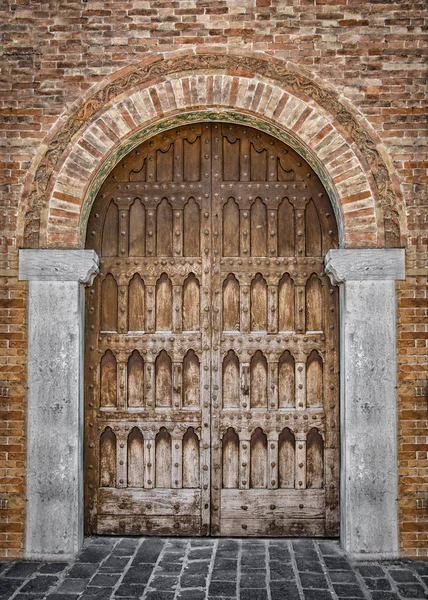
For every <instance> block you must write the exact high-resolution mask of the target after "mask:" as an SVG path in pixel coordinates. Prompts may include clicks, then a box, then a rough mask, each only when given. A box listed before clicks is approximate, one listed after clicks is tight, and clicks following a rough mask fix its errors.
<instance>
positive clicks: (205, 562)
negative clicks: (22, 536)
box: [0, 538, 428, 600]
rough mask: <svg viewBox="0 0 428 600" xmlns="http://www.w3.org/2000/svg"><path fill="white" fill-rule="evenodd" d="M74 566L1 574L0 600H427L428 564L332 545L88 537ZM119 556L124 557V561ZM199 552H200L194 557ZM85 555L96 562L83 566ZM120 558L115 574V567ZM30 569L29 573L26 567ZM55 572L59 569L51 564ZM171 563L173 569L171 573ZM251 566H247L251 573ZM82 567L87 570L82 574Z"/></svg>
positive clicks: (14, 568) (13, 568) (10, 568)
mask: <svg viewBox="0 0 428 600" xmlns="http://www.w3.org/2000/svg"><path fill="white" fill-rule="evenodd" d="M84 545H85V547H84V550H83V551H82V552H81V553H80V555H79V556H78V558H77V560H75V561H73V562H69V563H64V568H63V569H62V570H61V571H59V572H55V573H52V574H50V575H47V572H48V567H49V563H47V564H46V563H28V562H20V563H19V562H17V563H12V564H11V563H9V565H7V564H6V566H4V565H3V567H4V568H3V570H0V598H2V600H3V599H4V600H9V599H12V600H16V599H17V600H30V599H34V598H38V599H39V600H72V599H73V600H95V599H97V600H103V599H106V600H109V599H119V598H126V599H128V600H131V599H137V598H139V599H141V600H166V599H167V600H214V599H216V600H219V599H222V600H224V599H227V600H236V599H239V600H307V599H309V600H341V599H342V598H343V599H345V598H346V599H348V600H349V599H351V600H352V599H356V598H364V599H365V600H403V599H404V598H413V599H418V600H422V599H426V598H428V587H427V577H426V575H427V574H428V563H426V562H425V563H424V562H417V561H414V562H413V561H389V562H385V561H382V562H380V561H379V562H374V563H367V562H358V561H353V560H349V559H348V558H347V557H346V556H345V554H344V551H343V549H342V548H341V547H340V545H339V543H338V542H337V541H336V540H331V541H326V540H324V541H317V540H308V539H292V540H290V539H269V540H267V539H258V540H254V539H248V538H247V539H233V540H229V539H221V538H220V539H218V538H217V539H215V538H192V539H188V538H187V539H181V538H180V539H177V538H167V539H165V538H124V539H120V538H88V539H86V541H85V544H84ZM123 552H126V554H127V555H126V556H123ZM198 553H199V554H198ZM88 557H91V558H92V559H94V558H95V557H98V560H97V562H91V563H88V562H86V561H87V559H88ZM118 557H119V558H120V561H121V563H120V565H121V566H120V570H117V568H116V567H111V569H109V567H108V565H115V564H116V562H115V561H116V560H117V558H118ZM29 564H30V566H31V568H28V565H29ZM53 564H56V566H58V563H53ZM171 565H174V566H175V565H178V567H179V568H178V569H175V567H174V569H173V571H171V570H170V568H169V567H170V566H171ZM250 565H251V567H250ZM88 567H90V568H89V569H88Z"/></svg>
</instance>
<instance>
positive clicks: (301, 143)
mask: <svg viewBox="0 0 428 600" xmlns="http://www.w3.org/2000/svg"><path fill="white" fill-rule="evenodd" d="M192 120H193V121H197V120H199V121H203V120H226V121H227V120H230V121H232V122H245V123H246V124H247V125H249V126H253V127H256V128H260V129H263V130H265V131H266V132H268V133H271V134H272V135H274V136H275V137H278V138H279V139H282V140H283V141H285V142H286V143H288V144H290V145H291V146H293V147H294V148H295V149H296V150H297V151H298V152H299V153H300V154H301V155H302V157H303V158H304V159H305V160H307V161H308V162H309V163H310V164H311V166H312V167H313V168H314V170H315V171H316V172H317V173H318V174H319V175H320V177H321V180H322V181H323V183H324V185H325V187H326V189H327V191H328V192H329V194H330V197H331V199H332V203H333V206H334V207H335V211H336V217H337V218H338V223H339V228H340V229H341V244H342V245H343V246H347V247H383V246H398V245H400V242H401V236H402V235H403V233H404V231H403V229H404V227H403V226H401V227H400V225H402V223H403V220H404V217H403V216H402V215H400V214H399V210H398V208H397V207H400V206H402V205H401V204H400V202H399V199H398V196H397V194H398V189H396V187H397V186H395V183H394V176H393V175H394V174H393V173H392V176H391V174H390V171H391V167H390V166H387V156H386V152H385V151H384V149H383V148H382V146H381V145H380V144H377V143H376V142H375V141H374V140H373V139H372V138H373V135H369V132H368V130H367V128H366V127H364V126H363V122H362V119H361V117H360V118H357V117H356V116H355V115H354V114H353V112H352V110H351V109H350V108H349V107H348V106H346V105H345V102H344V101H343V100H342V99H340V98H339V97H338V96H337V95H335V94H334V92H333V91H332V90H331V89H328V88H327V87H326V86H324V87H323V86H322V85H321V84H320V83H319V82H316V81H314V80H312V79H310V78H309V77H308V76H307V74H304V73H302V72H301V71H300V72H299V71H298V70H295V69H294V70H293V69H292V68H290V65H289V64H288V63H284V62H282V61H278V60H276V59H272V58H271V57H269V58H266V57H263V56H260V55H255V56H245V57H240V56H237V55H229V54H220V55H217V54H213V55H210V54H191V55H186V56H182V57H179V58H175V57H174V58H172V57H171V58H170V57H168V56H167V57H156V58H153V59H152V60H151V61H149V62H148V64H140V65H137V66H136V67H135V68H131V67H129V68H127V69H125V70H122V71H121V72H120V73H119V74H117V76H115V77H114V78H110V79H109V80H108V82H107V83H105V84H104V85H100V86H99V87H98V88H97V90H96V91H95V92H94V93H92V95H90V96H89V97H88V98H87V99H85V100H84V101H83V103H82V104H81V106H80V107H78V108H77V109H76V110H75V111H74V112H73V113H72V114H71V116H70V117H69V118H68V119H66V120H65V122H64V120H63V119H62V120H61V123H62V125H61V126H60V125H58V126H57V127H56V130H55V133H54V134H53V137H52V139H51V141H50V142H49V143H48V144H47V146H46V150H45V152H44V154H43V156H42V158H41V160H40V162H39V163H38V164H37V166H35V168H34V176H33V177H32V178H31V189H30V190H29V193H28V198H27V202H26V203H23V205H24V206H25V209H24V210H23V214H22V215H21V222H22V229H24V235H23V237H24V242H23V244H24V245H25V246H27V247H81V246H82V243H83V238H84V231H85V227H86V220H87V217H88V215H89V211H90V206H91V202H92V200H93V198H94V196H95V195H96V191H97V189H99V187H100V185H101V183H102V180H103V179H104V178H105V176H106V175H107V173H108V171H109V170H111V168H113V167H114V165H115V164H116V163H117V162H118V161H119V160H120V159H121V158H122V156H124V154H126V153H127V152H129V151H130V150H131V149H132V148H133V147H134V146H135V145H137V143H141V141H142V140H143V139H146V138H147V137H150V136H152V135H155V134H156V133H159V132H160V131H162V129H168V128H171V127H175V126H177V125H178V124H181V123H188V122H190V121H192ZM400 221H401V222H400Z"/></svg>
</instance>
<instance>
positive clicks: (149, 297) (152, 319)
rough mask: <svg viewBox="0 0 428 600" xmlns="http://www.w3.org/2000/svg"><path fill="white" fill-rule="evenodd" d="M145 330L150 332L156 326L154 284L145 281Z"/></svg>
mask: <svg viewBox="0 0 428 600" xmlns="http://www.w3.org/2000/svg"><path fill="white" fill-rule="evenodd" d="M146 311H147V312H146V330H147V332H148V333H152V332H154V331H155V328H156V285H154V284H152V283H151V284H150V285H148V284H147V283H146Z"/></svg>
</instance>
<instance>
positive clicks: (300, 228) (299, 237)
mask: <svg viewBox="0 0 428 600" xmlns="http://www.w3.org/2000/svg"><path fill="white" fill-rule="evenodd" d="M307 202H308V199H307V198H306V197H303V198H301V197H293V198H292V199H291V203H292V205H293V206H294V223H295V234H296V254H297V255H298V254H301V255H303V256H304V255H305V251H306V236H305V207H306V204H307Z"/></svg>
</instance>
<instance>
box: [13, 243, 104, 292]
mask: <svg viewBox="0 0 428 600" xmlns="http://www.w3.org/2000/svg"><path fill="white" fill-rule="evenodd" d="M98 266H99V258H98V255H97V253H96V252H95V250H20V251H19V279H20V280H26V281H79V282H80V283H83V284H85V285H91V284H92V282H93V280H94V278H95V276H96V275H97V273H98Z"/></svg>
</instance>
